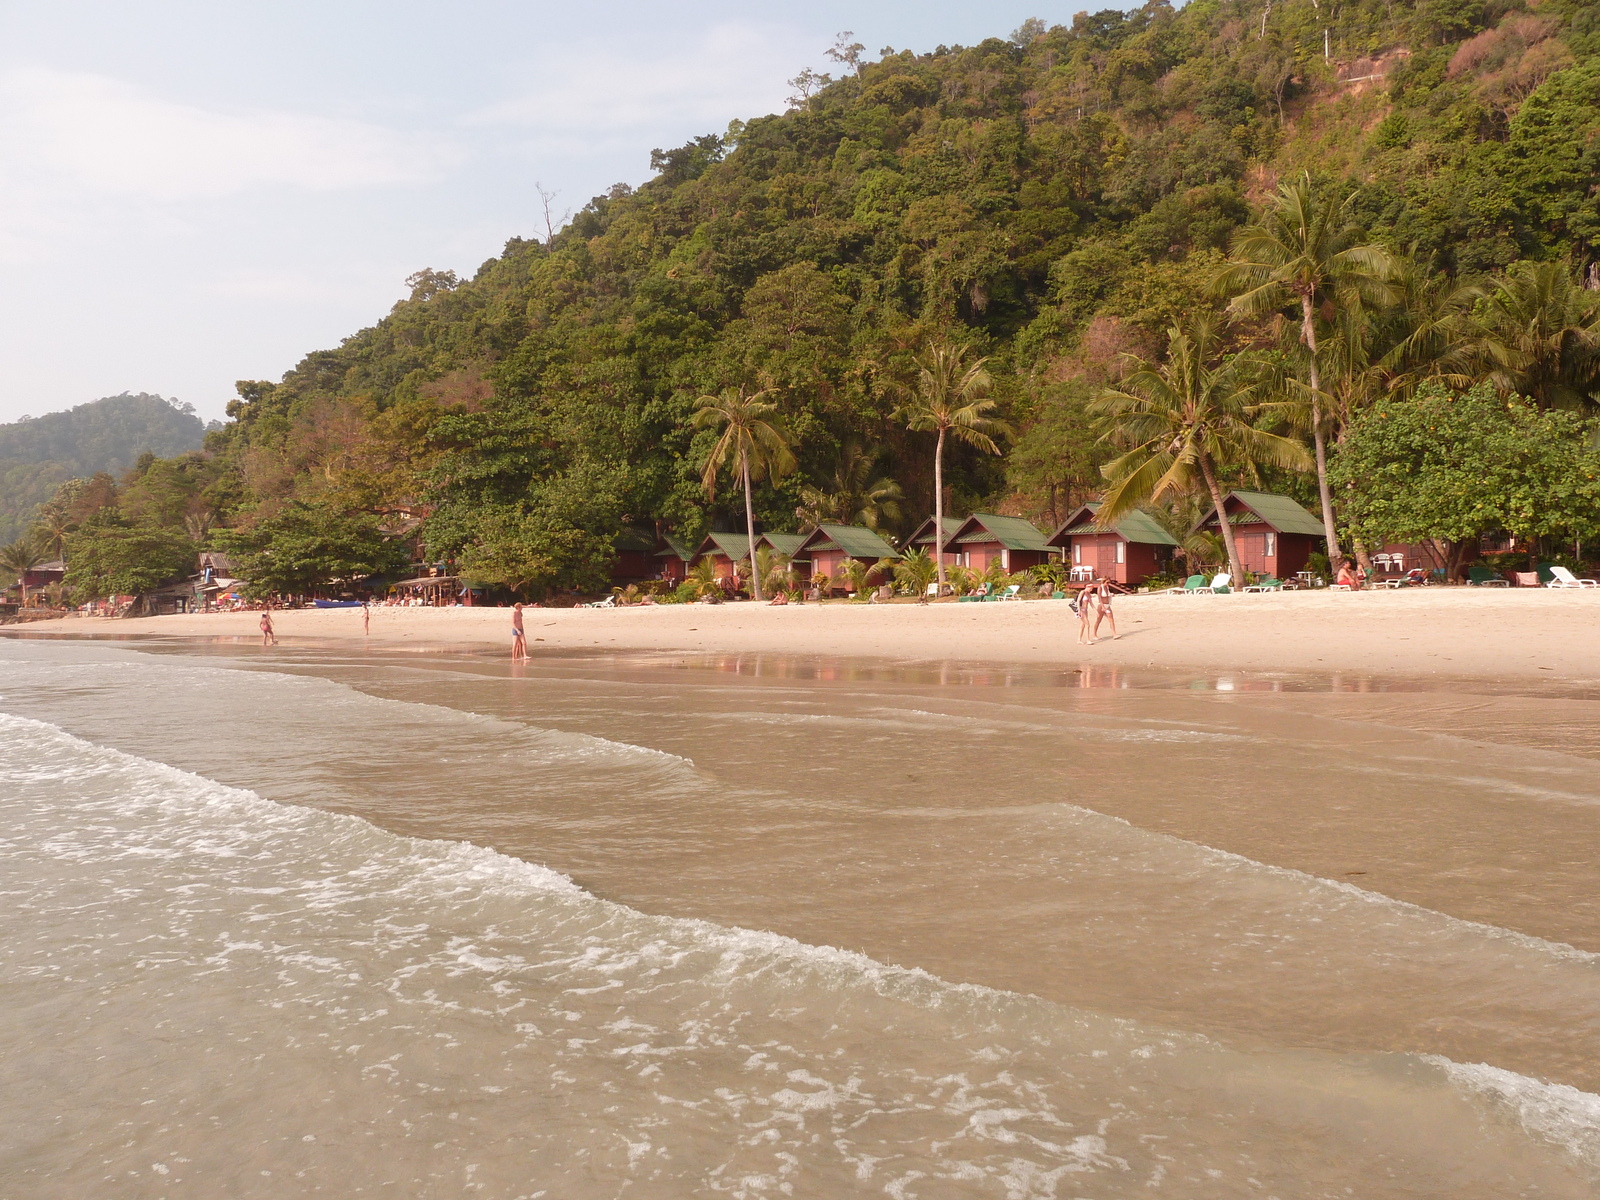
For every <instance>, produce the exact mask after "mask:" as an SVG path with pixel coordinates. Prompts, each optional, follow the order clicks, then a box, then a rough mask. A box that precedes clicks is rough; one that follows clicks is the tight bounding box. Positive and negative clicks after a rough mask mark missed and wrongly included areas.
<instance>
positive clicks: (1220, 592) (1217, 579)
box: [1194, 571, 1233, 596]
mask: <svg viewBox="0 0 1600 1200" xmlns="http://www.w3.org/2000/svg"><path fill="white" fill-rule="evenodd" d="M1232 582H1233V576H1232V575H1229V574H1228V573H1227V572H1226V571H1224V572H1222V573H1221V574H1220V575H1214V576H1212V579H1211V582H1210V583H1208V584H1207V585H1206V586H1205V587H1199V588H1195V589H1194V594H1195V595H1196V596H1199V595H1206V596H1225V595H1228V594H1229V592H1228V585H1229V584H1230V583H1232Z"/></svg>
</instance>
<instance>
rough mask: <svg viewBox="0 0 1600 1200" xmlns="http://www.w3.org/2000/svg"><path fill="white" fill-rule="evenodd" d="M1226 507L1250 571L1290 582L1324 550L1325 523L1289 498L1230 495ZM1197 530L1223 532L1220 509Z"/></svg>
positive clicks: (1241, 556) (1244, 564)
mask: <svg viewBox="0 0 1600 1200" xmlns="http://www.w3.org/2000/svg"><path fill="white" fill-rule="evenodd" d="M1222 507H1223V510H1224V511H1225V512H1226V513H1227V514H1228V523H1229V524H1230V525H1232V526H1233V539H1234V544H1235V545H1237V546H1238V548H1239V565H1240V566H1242V567H1243V568H1244V569H1245V570H1246V571H1253V572H1255V573H1256V574H1257V575H1271V576H1273V577H1274V578H1277V579H1287V578H1289V577H1290V576H1291V575H1293V574H1294V573H1295V572H1296V571H1303V570H1304V569H1305V565H1306V560H1307V559H1308V558H1310V557H1311V555H1312V553H1313V552H1315V551H1319V550H1321V549H1322V547H1323V544H1324V535H1323V528H1322V522H1321V521H1319V520H1317V518H1316V517H1314V516H1312V515H1311V514H1310V513H1308V512H1307V511H1306V510H1305V509H1303V508H1301V507H1300V505H1298V504H1296V503H1295V502H1294V501H1293V500H1291V499H1289V497H1287V496H1273V495H1270V494H1269V493H1267V492H1229V493H1228V494H1227V495H1226V496H1224V497H1223V498H1222ZM1195 528H1196V529H1209V530H1213V531H1217V530H1220V529H1221V528H1222V526H1221V524H1220V523H1219V522H1218V520H1217V510H1216V509H1215V508H1213V509H1212V510H1211V512H1210V513H1208V514H1207V515H1206V516H1204V517H1203V518H1201V520H1200V521H1199V522H1198V523H1197V524H1196V525H1195Z"/></svg>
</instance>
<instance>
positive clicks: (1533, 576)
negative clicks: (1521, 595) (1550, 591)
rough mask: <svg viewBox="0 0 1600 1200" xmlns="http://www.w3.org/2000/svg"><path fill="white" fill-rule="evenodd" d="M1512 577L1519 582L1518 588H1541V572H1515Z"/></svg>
mask: <svg viewBox="0 0 1600 1200" xmlns="http://www.w3.org/2000/svg"><path fill="white" fill-rule="evenodd" d="M1511 577H1512V578H1513V579H1515V580H1516V581H1517V586H1518V587H1540V586H1541V584H1540V583H1539V572H1537V571H1513V572H1511Z"/></svg>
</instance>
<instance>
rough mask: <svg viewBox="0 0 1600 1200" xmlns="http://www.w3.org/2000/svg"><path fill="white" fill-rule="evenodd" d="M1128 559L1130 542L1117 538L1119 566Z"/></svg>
mask: <svg viewBox="0 0 1600 1200" xmlns="http://www.w3.org/2000/svg"><path fill="white" fill-rule="evenodd" d="M1127 561H1128V543H1126V542H1124V541H1123V540H1122V539H1121V538H1118V539H1117V566H1119V567H1120V566H1123V565H1124V564H1125V563H1126V562H1127Z"/></svg>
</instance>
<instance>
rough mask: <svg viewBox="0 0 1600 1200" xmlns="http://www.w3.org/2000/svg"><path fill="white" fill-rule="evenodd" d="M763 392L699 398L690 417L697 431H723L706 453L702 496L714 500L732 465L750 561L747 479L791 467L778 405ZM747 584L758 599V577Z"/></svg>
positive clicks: (752, 521)
mask: <svg viewBox="0 0 1600 1200" xmlns="http://www.w3.org/2000/svg"><path fill="white" fill-rule="evenodd" d="M766 394H767V393H766V391H764V390H763V391H759V392H753V393H749V394H746V392H745V390H744V389H743V388H742V387H739V388H724V389H723V390H722V393H721V395H717V396H701V397H700V400H699V406H698V408H697V409H696V411H695V414H694V425H695V428H696V429H717V428H720V429H721V430H722V436H721V437H719V438H718V439H717V441H716V444H715V445H713V446H712V447H711V450H710V452H709V453H708V454H707V455H706V464H705V470H704V472H703V473H702V474H701V477H700V481H701V483H703V484H704V485H705V489H706V498H707V499H714V498H715V497H716V494H717V472H718V471H720V470H721V469H722V468H723V467H725V466H727V465H728V464H729V463H730V462H731V463H733V464H734V466H735V469H736V470H737V471H738V472H739V478H740V480H741V481H742V482H743V483H744V521H745V532H746V533H747V534H748V535H749V538H750V561H751V562H754V561H755V557H756V515H755V503H754V501H753V500H752V498H751V494H750V481H751V480H752V479H759V478H761V476H763V475H771V476H772V477H773V478H774V479H776V478H778V477H779V476H781V475H785V474H787V473H788V472H789V471H792V470H793V469H794V454H793V453H792V452H791V451H790V449H789V436H788V434H787V433H785V432H784V429H783V426H782V425H781V424H780V423H779V422H778V421H777V419H776V415H777V412H778V406H777V405H776V404H773V403H772V402H771V401H769V400H766V399H765V398H764V397H765V396H766ZM750 586H751V589H752V591H753V592H754V594H755V598H756V599H757V600H760V599H761V579H760V577H759V576H755V577H753V578H752V579H751V584H750Z"/></svg>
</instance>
